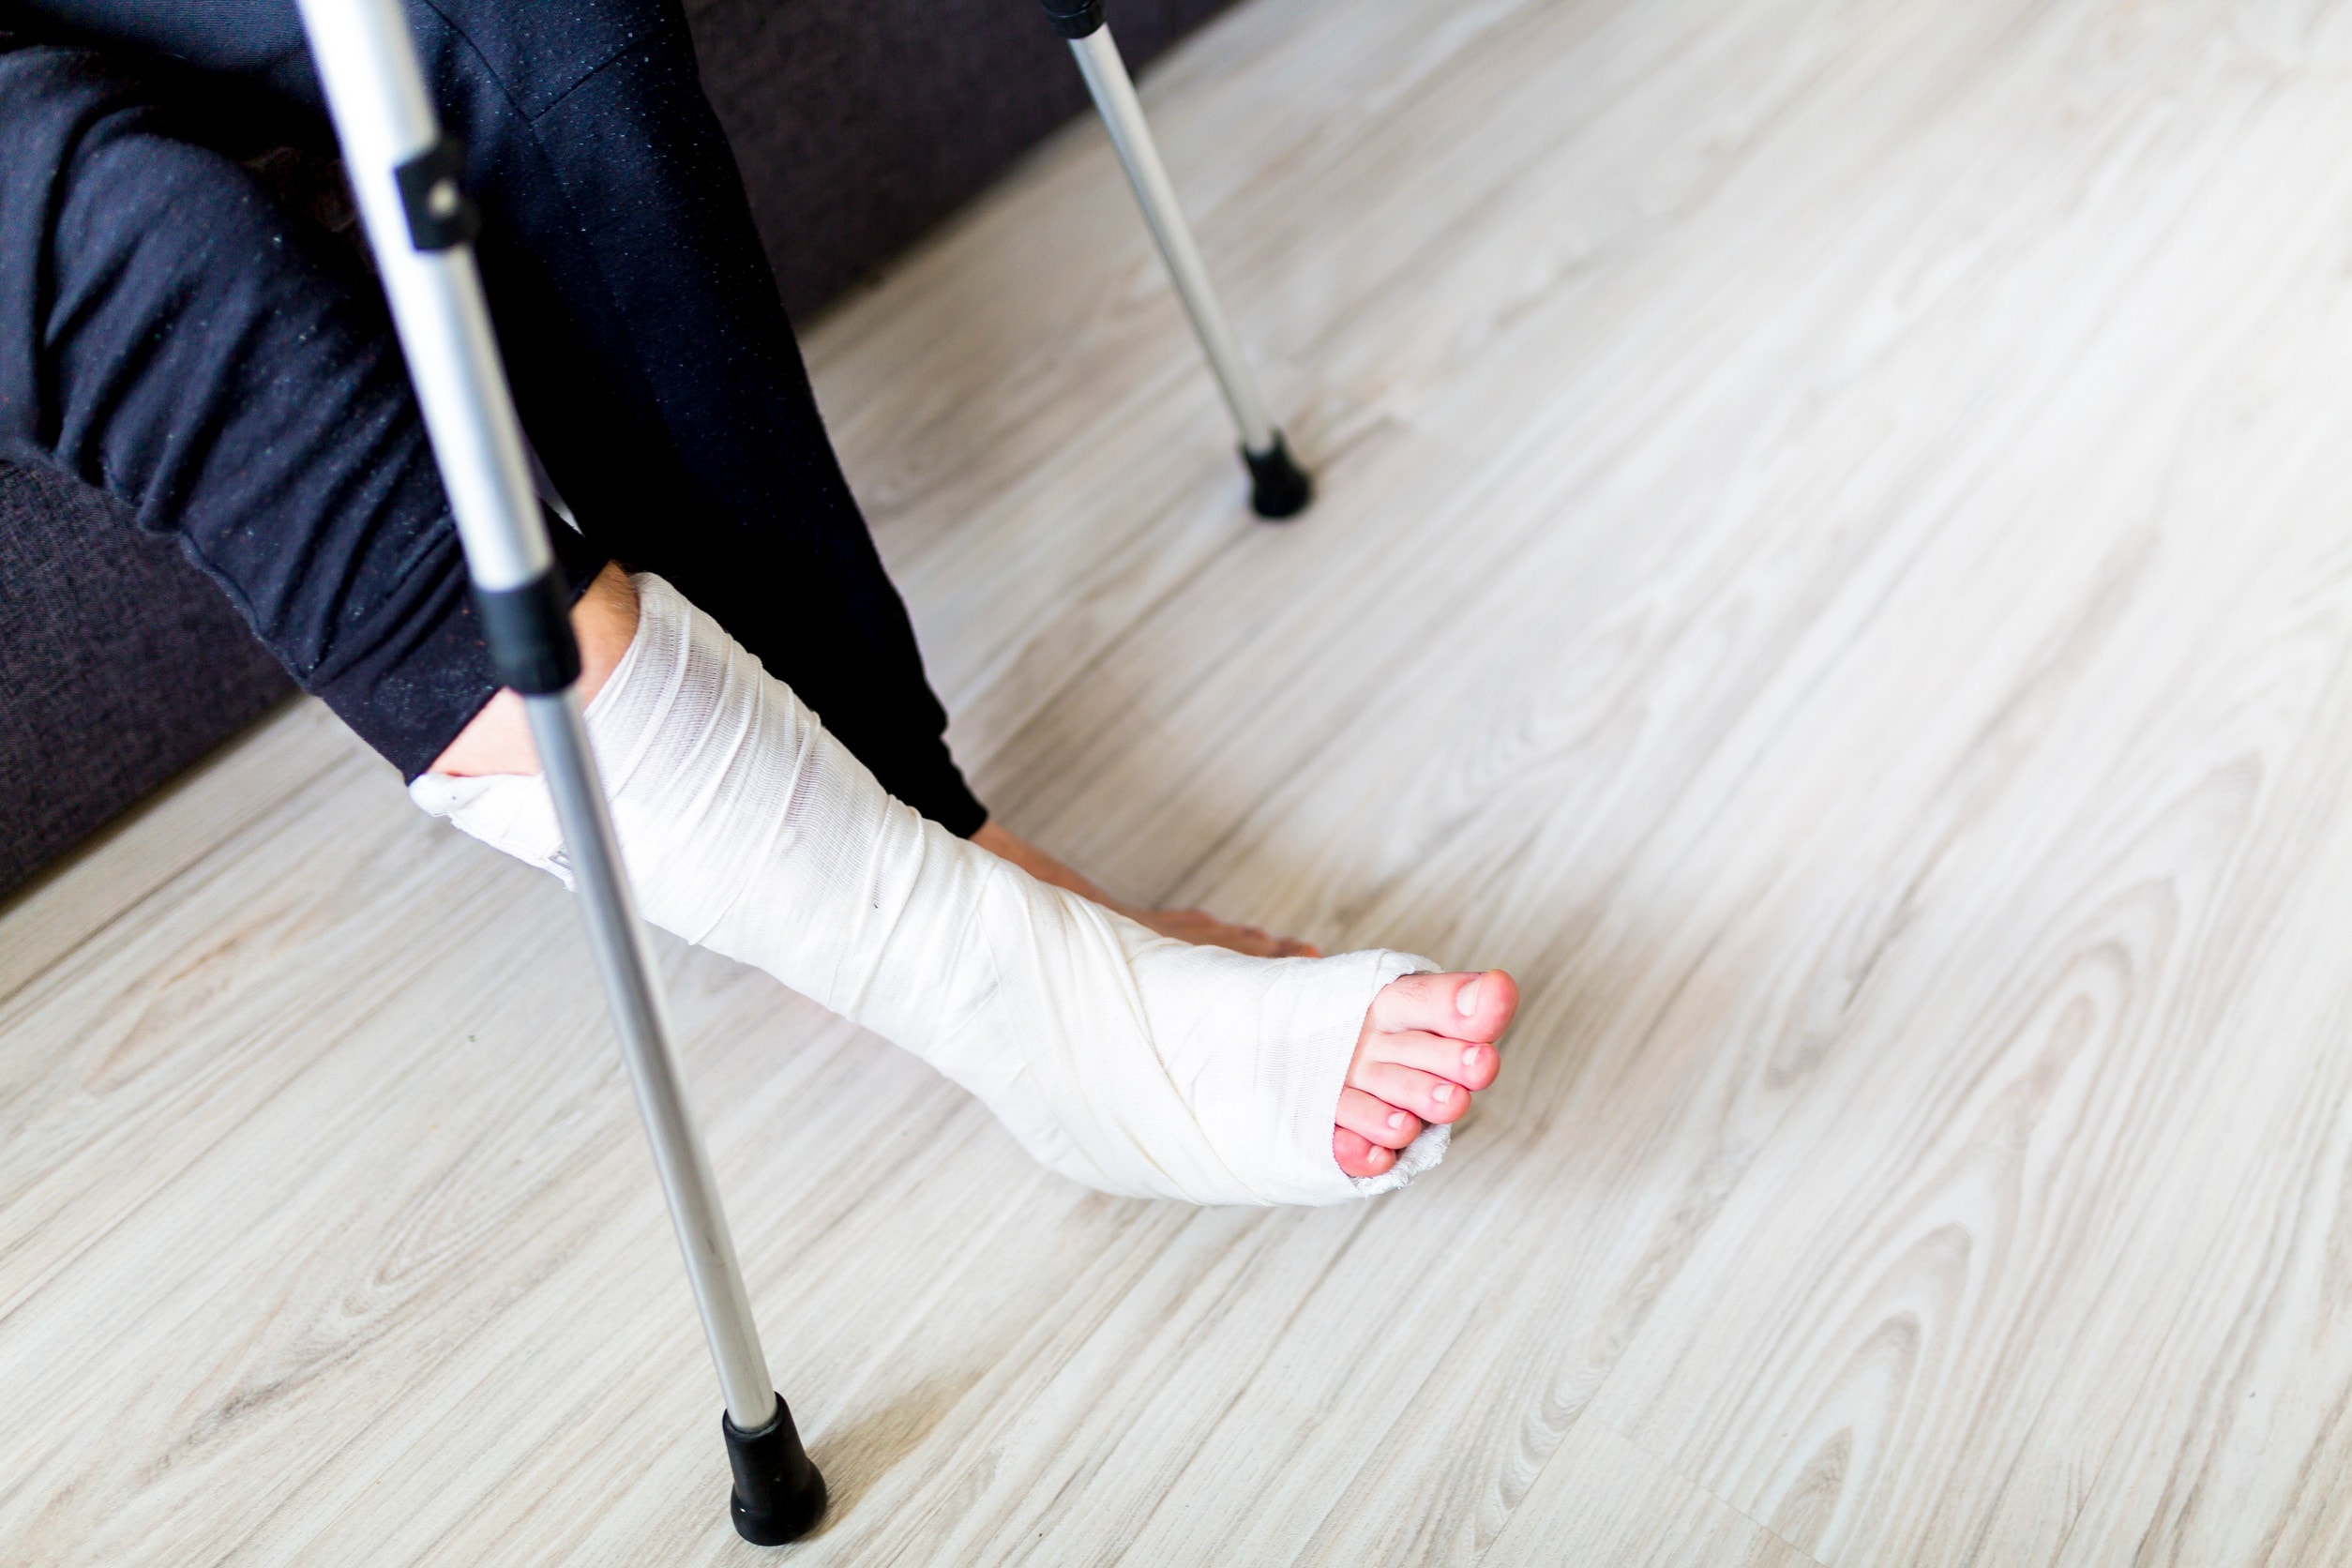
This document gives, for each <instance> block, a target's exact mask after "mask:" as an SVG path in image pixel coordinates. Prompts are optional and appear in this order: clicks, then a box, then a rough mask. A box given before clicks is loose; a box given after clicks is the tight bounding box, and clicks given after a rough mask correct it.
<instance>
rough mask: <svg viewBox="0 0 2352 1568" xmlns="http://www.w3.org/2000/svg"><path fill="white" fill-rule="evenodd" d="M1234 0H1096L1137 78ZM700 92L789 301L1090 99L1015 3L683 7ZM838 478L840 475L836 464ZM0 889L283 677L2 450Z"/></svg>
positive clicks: (1039, 18) (855, 270) (116, 518)
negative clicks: (731, 151)
mask: <svg viewBox="0 0 2352 1568" xmlns="http://www.w3.org/2000/svg"><path fill="white" fill-rule="evenodd" d="M1228 3H1229V0H1113V3H1112V5H1111V7H1110V13H1111V21H1112V24H1113V26H1114V27H1115V28H1116V29H1117V33H1118V38H1119V43H1120V48H1121V50H1122V52H1123V53H1125V55H1126V56H1127V59H1128V62H1129V64H1130V66H1132V67H1137V68H1140V66H1141V65H1142V64H1143V62H1144V61H1146V60H1148V59H1150V58H1151V57H1152V56H1153V55H1154V54H1156V53H1159V52H1160V50H1162V49H1164V48H1165V47H1166V46H1167V45H1168V43H1170V42H1172V41H1174V39H1176V38H1179V37H1181V36H1182V35H1183V34H1184V32H1185V31H1186V30H1187V29H1189V28H1191V27H1193V26H1196V25H1198V24H1199V23H1201V22H1202V21H1204V20H1206V19H1207V18H1208V17H1209V16H1211V15H1213V14H1214V12H1216V11H1217V10H1219V9H1221V8H1223V7H1224V6H1225V5H1226V4H1228ZM688 10H689V13H690V15H691V18H692V23H693V27H694V36H695V43H696V49H697V53H698V54H699V57H700V60H701V69H702V78H703V84H704V86H705V88H706V89H707V91H708V92H709V94H710V97H711V99H712V102H713V103H714V104H715V105H716V108H717V110H718V114H719V118H720V120H721V122H722V123H723V124H724V125H725V126H726V128H727V134H728V137H729V139H730V140H731V142H732V143H733V144H734V148H735V156H736V159H737V161H738V163H739V164H740V165H741V167H742V169H743V173H744V182H745V184H746V187H747V188H748V189H749V191H750V194H751V205H752V213H753V217H754V219H755V220H756V221H757V222H758V224H759V226H760V232H761V237H762V238H763V240H764V241H765V243H766V246H767V250H768V255H769V258H770V259H771V260H772V261H773V263H774V264H775V266H776V279H777V284H778V287H779V288H780V289H781V290H782V292H783V294H784V301H785V304H786V306H787V307H788V308H789V309H792V311H793V312H794V313H795V314H796V315H806V314H807V313H808V312H809V311H811V310H814V309H817V308H818V307H820V306H822V304H824V303H825V302H826V301H827V300H829V299H831V298H833V297H834V296H835V295H837V294H839V293H840V292H841V290H842V289H844V288H845V287H847V286H848V285H850V284H852V283H853V282H855V281H856V280H857V279H859V278H861V277H863V276H865V275H866V274H867V273H868V272H870V271H871V270H872V269H873V268H875V267H876V266H877V265H878V264H881V263H882V262H884V261H886V260H887V259H888V258H889V257H890V256H891V255H892V254H893V253H894V252H896V251H897V250H899V249H902V248H903V247H905V246H906V245H907V244H908V243H910V242H911V241H912V240H913V239H914V238H916V237H917V236H918V235H920V234H922V233H923V232H924V231H925V230H926V229H927V228H929V227H930V226H931V225H932V224H934V223H936V222H938V221H939V220H940V219H942V217H944V216H945V215H946V214H947V213H949V212H951V211H953V210H954V209H955V208H956V207H957V206H958V205H959V204H962V203H963V202H964V201H966V200H967V199H969V198H970V197H971V196H972V195H973V194H974V193H975V192H977V191H978V190H979V189H980V188H982V187H984V186H986V185H987V184H988V181H989V180H990V179H991V178H993V177H994V176H995V175H996V174H998V173H1001V172H1002V171H1003V168H1004V166H1005V165H1006V164H1007V163H1009V162H1010V161H1011V160H1012V159H1013V158H1017V157H1018V156H1019V155H1020V153H1022V152H1023V151H1025V150H1026V149H1027V148H1029V147H1030V146H1032V145H1033V144H1034V143H1036V142H1037V141H1038V140H1039V139H1040V138H1042V137H1043V136H1044V135H1045V134H1046V133H1047V132H1048V131H1050V130H1051V129H1053V128H1055V127H1056V126H1058V125H1060V124H1061V123H1062V122H1063V121H1064V120H1066V119H1068V118H1069V117H1070V116H1072V115H1073V114H1076V113H1078V112H1079V111H1080V110H1082V109H1083V108H1084V107H1085V104H1086V89H1085V86H1084V84H1083V83H1081V81H1080V80H1079V78H1078V70H1077V68H1076V67H1075V66H1074V65H1073V64H1072V63H1071V61H1070V57H1069V51H1068V49H1067V47H1066V46H1065V45H1064V44H1063V42H1062V40H1061V39H1060V38H1056V37H1055V36H1054V34H1053V33H1052V31H1051V29H1050V28H1048V26H1047V24H1046V23H1045V20H1044V18H1043V15H1042V14H1041V13H1040V11H1039V9H1038V8H1037V7H1036V5H1035V4H1034V3H1033V0H880V3H866V4H859V3H854V0H700V3H699V4H698V3H697V0H688ZM854 477H855V476H854V475H852V479H854ZM0 628H5V638H0V894H5V893H6V892H7V891H8V890H9V889H11V888H13V887H15V886H16V885H18V884H19V883H21V882H23V880H24V879H25V878H26V877H28V876H30V875H31V874H32V873H33V872H35V871H37V870H38V869H39V868H40V867H42V866H44V865H46V864H48V863H49V862H50V861H52V860H53V859H55V858H56V857H57V856H58V855H59V854H62V853H63V852H66V851H67V850H68V849H70V848H71V847H72V846H73V845H74V844H76V843H78V842H79V841H80V840H81V839H82V838H83V837H86V836H87V835H88V834H89V833H91V832H92V831H93V830H94V829H96V828H98V827H99V826H100V825H102V824H103V823H104V822H107V821H108V820H109V819H110V818H112V817H113V816H114V815H115V814H116V813H118V812H120V811H122V810H123V809H124V808H125V807H129V806H131V805H133V804H135V803H136V802H138V801H139V800H140V799H141V798H142V797H143V796H144V795H146V794H147V793H148V792H151V791H153V790H154V789H155V788H156V787H157V786H158V785H159V784H161V783H163V782H164V781H165V780H167V779H169V778H170V777H171V776H173V774H175V773H177V772H178V771H179V770H180V769H182V768H184V767H186V766H187V765H188V763H190V762H192V761H195V760H196V759H198V758H199V757H201V756H203V755H204V753H205V752H206V751H208V750H210V749H211V748H212V747H213V746H217V745H219V743H220V742H221V741H223V740H226V739H227V738H228V737H229V736H231V735H233V734H234V733H235V732H236V731H238V730H240V729H242V728H243V727H244V726H245V725H247V724H249V723H250V722H251V721H252V720H253V719H254V718H255V717H256V716H259V715H260V714H261V713H263V712H264V711H265V710H266V709H267V708H268V707H269V706H270V705H271V704H272V703H273V702H275V701H277V700H278V699H279V697H281V696H282V695H284V694H285V693H286V692H287V691H289V690H290V689H291V686H290V684H289V682H288V681H287V679H286V677H285V676H284V674H282V673H281V672H280V671H279V669H278V667H277V665H276V664H274V663H273V662H271V660H270V658H269V656H267V655H266V654H265V653H264V652H263V651H262V648H261V646H260V644H259V643H257V642H256V641H254V640H253V638H252V636H251V634H250V633H249V632H248V631H247V630H246V628H245V626H244V624H243V623H242V622H241V621H240V620H239V619H238V618H237V616H236V613H235V612H234V611H233V610H232V609H231V608H230V607H229V604H228V601H227V600H226V599H224V598H223V597H222V596H220V594H219V591H218V590H217V589H215V588H214V587H213V585H212V584H211V583H210V582H209V581H207V580H205V579H204V577H202V576H201V575H199V574H198V573H197V571H196V570H195V568H194V567H193V566H191V565H188V563H187V562H186V561H185V560H183V559H182V558H181V557H180V556H179V554H178V553H177V551H176V550H174V549H173V547H172V546H171V545H169V544H167V543H164V542H163V541H160V540H158V539H155V538H151V537H149V536H146V535H141V534H139V533H138V532H137V531H136V530H134V529H133V528H132V527H131V526H130V524H129V522H128V520H127V519H126V517H125V516H124V515H123V513H122V512H121V510H120V509H119V508H118V507H116V506H115V505H113V503H112V502H110V501H109V500H108V499H107V498H106V497H105V496H103V495H100V494H98V492H97V491H95V490H89V489H87V488H86V487H84V486H83V485H80V484H78V483H76V482H75V481H73V480H71V479H68V478H64V477H61V476H58V475H53V474H50V473H47V472H40V471H32V470H20V469H15V468H10V467H8V465H6V464H0Z"/></svg>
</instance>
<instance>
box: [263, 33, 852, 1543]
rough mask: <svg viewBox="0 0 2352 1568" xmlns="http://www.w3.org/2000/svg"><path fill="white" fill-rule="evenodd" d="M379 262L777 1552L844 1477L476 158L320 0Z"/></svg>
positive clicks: (743, 1518)
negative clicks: (703, 1119) (812, 1456)
mask: <svg viewBox="0 0 2352 1568" xmlns="http://www.w3.org/2000/svg"><path fill="white" fill-rule="evenodd" d="M300 5H301V10H302V21H303V26H304V29H305V31H306V32H307V33H308V34H309V41H310V51H311V53H312V55H313V57H314V58H315V59H316V60H317V62H318V68H319V78H320V81H321V82H322V83H323V84H324V86H325V89H326V98H327V106H328V109H329V111H330V113H332V114H333V117H334V120H335V129H336V135H337V137H338V139H339V141H340V142H341V143H342V149H343V158H344V167H345V169H346V171H347V172H348V173H349V174H350V176H351V181H352V188H353V191H354V194H355V195H356V196H357V197H358V199H359V210H360V215H361V217H362V218H363V219H366V222H367V229H368V238H369V245H370V246H371V247H372V249H374V252H375V257H376V271H377V274H378V276H379V278H380V279H382V280H383V283H384V294H385V296H386V298H387V299H388V300H389V302H390V304H391V307H392V317H393V322H394V324H395V325H396V326H397V327H398V328H399V331H400V347H401V349H402V351H403V353H404V354H405V355H406V357H407V361H408V369H409V374H410V377H411V379H412V380H413V381H414V382H415V386H416V400H417V406H418V408H419V409H420V410H421V411H422V412H423V414H424V416H425V425H426V430H427V431H428V433H430V436H431V437H432V445H433V456H434V459H435V460H436V461H437V462H438V463H439V465H440V468H441V475H442V483H443V486H444V488H445V490H447V491H448V494H449V503H450V512H451V514H452V516H453V517H454V518H455V519H456V520H457V525H458V535H459V538H460V542H461V543H462V544H463V545H464V547H465V561H466V572H467V575H468V577H469V578H470V579H471V580H472V582H473V587H474V596H475V605H476V606H477V608H478V609H479V611H480V613H481V620H482V631H483V639H484V641H485V642H486V643H487V644H488V646H489V651H490V662H491V666H492V668H493V670H494V671H495V672H496V674H497V676H498V678H499V680H500V681H501V682H502V683H503V684H505V685H506V686H511V687H513V688H514V689H515V690H517V691H518V692H520V693H521V694H522V699H523V710H524V712H525V714H526V715H527V716H529V719H530V722H531V738H532V742H533V744H534V746H535V747H536V749H537V751H538V755H539V764H540V769H541V772H542V773H543V775H544V776H545V777H546V779H547V783H548V790H549V792H550V794H551V795H552V796H553V798H554V803H555V815H556V821H557V822H558V823H559V824H560V825H561V826H562V828H563V833H564V849H565V857H566V860H567V862H568V864H569V867H570V870H571V874H572V880H573V882H574V885H575V886H576V888H577V889H578V891H579V894H580V912H581V914H582V916H583V917H584V919H585V922H586V924H587V927H588V935H589V940H590V945H591V946H592V947H593V948H594V949H595V951H596V967H597V972H598V974H599V976H600V977H601V979H602V980H603V982H604V988H605V999H606V1001H607V1003H609V1004H610V1005H611V1012H612V1020H613V1026H614V1030H615V1032H616V1033H618V1034H619V1036H620V1042H621V1054H622V1057H623V1059H624V1060H625V1061H626V1063H627V1064H628V1069H629V1078H630V1084H631V1087H632V1088H633V1089H634V1091H635V1092H636V1095H637V1103H638V1110H639V1114H640V1116H641V1119H642V1120H643V1122H644V1125H645V1135H646V1138H647V1141H648V1142H650V1143H651V1144H652V1145H653V1153H654V1165H655V1168H656V1170H657V1171H658V1172H659V1173H660V1176H661V1184H662V1195H663V1197H664V1198H665V1199H667V1201H668V1203H669V1208H670V1217H671V1227H672V1229H674V1230H675V1232H676V1234H677V1238H678V1246H679V1250H680V1251H681V1252H682V1253H683V1254H684V1255H685V1258H686V1278H687V1282H688V1283H689V1284H690V1285H691V1286H692V1287H693V1289H694V1298H695V1305H696V1308H697V1309H698V1311H699V1312H700V1313H701V1319H702V1331H703V1334H704V1337H705V1338H706V1340H707V1341H708V1342H709V1345H710V1350H711V1360H712V1363H713V1364H714V1365H715V1366H716V1370H717V1373H718V1384H719V1392H720V1394H721V1395H722V1397H723V1398H724V1401H725V1404H726V1412H725V1414H723V1415H722V1416H721V1417H720V1418H719V1430H720V1433H721V1435H722V1437H723V1439H724V1440H725V1442H726V1446H727V1461H728V1469H729V1470H730V1471H731V1473H732V1476H733V1482H734V1485H733V1489H732V1493H731V1499H730V1505H729V1513H730V1515H731V1517H732V1518H733V1520H734V1525H735V1529H736V1530H737V1531H738V1532H739V1533H741V1534H742V1535H743V1537H744V1538H745V1539H746V1540H747V1541H751V1542H753V1543H756V1544H757V1545H765V1546H772V1545H782V1544H783V1543H785V1542H787V1541H792V1540H795V1539H797V1538H798V1537H800V1536H802V1535H805V1534H807V1532H808V1531H809V1530H811V1529H813V1528H814V1527H815V1525H816V1523H817V1521H818V1519H819V1518H820V1517H822V1515H823V1514H824V1509H825V1484H824V1477H823V1476H822V1475H820V1474H819V1473H818V1471H817V1467H816V1466H815V1465H814V1464H812V1463H810V1462H809V1458H808V1455H807V1452H806V1451H805V1450H804V1449H803V1448H802V1446H801V1440H800V1434H799V1432H798V1430H797V1429H796V1428H795V1427H794V1426H793V1425H792V1411H791V1410H790V1409H788V1408H787V1407H786V1405H785V1403H784V1401H783V1399H782V1397H781V1396H779V1395H777V1394H776V1388H775V1385H774V1384H773V1383H772V1382H771V1381H770V1380H769V1373H768V1364H767V1354H766V1352H765V1351H764V1350H762V1349H761V1346H760V1334H759V1326H758V1324H757V1323H756V1322H754V1321H753V1319H752V1314H751V1303H750V1298H749V1296H748V1293H747V1292H746V1289H745V1287H744V1281H743V1269H742V1266H741V1265H740V1264H739V1263H738V1262H737V1261H736V1259H735V1246H734V1241H733V1238H732V1237H731V1234H730V1233H729V1230H728V1229H727V1216H726V1214H725V1212H724V1211H723V1210H722V1209H721V1207H720V1205H719V1200H718V1187H717V1184H716V1181H715V1180H714V1179H713V1177H712V1175H711V1168H710V1161H709V1158H708V1156H707V1155H706V1154H705V1153H703V1150H702V1142H701V1133H700V1132H699V1130H698V1129H697V1128H696V1126H695V1123H694V1117H693V1113H692V1111H691V1109H690V1108H688V1106H687V1104H686V1090H685V1085H684V1084H683V1082H682V1081H681V1080H680V1078H679V1075H678V1066H677V1062H676V1059H675V1057H674V1056H673V1055H672V1053H671V1049H670V1040H669V1025H668V1023H667V1021H666V1019H665V1018H664V1017H663V1013H662V1006H661V996H660V992H659V990H658V989H657V988H656V986H655V984H654V978H653V965H652V960H651V957H650V955H649V954H648V952H647V950H646V947H645V936H644V928H643V926H642V925H641V922H640V921H639V920H638V917H637V911H636V904H635V899H634V898H633V897H632V895H631V893H630V889H629V883H628V876H627V872H626V869H625V868H624V867H623V865H622V861H621V852H620V844H619V840H618V839H616V838H615V837H614V836H613V831H612V818H611V810H610V808H609V807H608V806H607V804H606V801H605V797H604V789H603V785H602V783H601V782H600V781H599V779H598V777H597V774H596V755H595V753H594V752H592V751H591V750H590V749H589V746H588V731H587V729H586V726H585V725H584V723H583V722H582V720H581V717H580V701H579V696H578V693H577V692H576V691H575V690H574V689H573V685H574V683H575V682H576V681H577V680H578V679H579V677H580V649H579V644H578V642H577V641H576V640H575V639H574V638H573V636H572V627H571V614H570V605H569V602H568V596H567V595H566V594H565V587H564V583H563V580H562V579H561V577H560V576H559V575H558V573H557V571H556V567H555V558H554V554H553V551H552V550H550V548H549V545H548V539H547V525H546V521H545V519H544V518H543V517H542V516H541V514H540V511H539V508H538V505H537V503H536V500H535V496H534V495H533V492H532V486H531V479H530V473H529V468H528V464H527V461H526V459H525V457H524V452H525V447H524V445H523V442H522V433H521V429H520V426H519V425H518V424H517V422H516V419H515V411H514V402H513V399H512V397H511V395H510V394H509V392H508V390H507V386H506V378H505V370H504V369H503V368H502V367H501V365H500V364H499V359H498V348H497V344H496V343H495V342H494V341H493V340H492V338H491V335H490V312H489V308H488V306H487V305H486V304H485V302H484V300H483V298H482V290H481V279H480V277H479V275H478V274H477V273H476V272H475V265H474V254H473V250H472V245H471V242H472V240H473V238H474V235H475V231H476V230H477V228H478V227H479V216H478V214H477V213H476V212H475V207H474V204H473V203H472V202H471V201H469V200H468V199H467V197H466V194H465V191H464V188H463V186H462V183H461V175H462V173H463V171H464V163H465V158H464V153H463V151H462V149H461V148H460V147H459V146H458V144H457V143H455V142H453V141H450V140H448V139H446V138H445V137H444V136H443V135H442V134H441V129H440V127H439V124H438V122H437V119H436V116H435V115H434V113H433V110H432V104H431V101H430V98H427V96H426V93H425V86H424V78H423V75H422V73H421V72H420V71H419V69H418V68H417V63H416V51H415V43H414V41H413V40H412V39H411V38H410V37H409V33H408V25H407V22H406V20H405V18H404V16H403V15H402V12H401V7H400V0H300Z"/></svg>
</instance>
